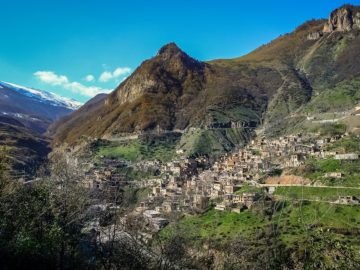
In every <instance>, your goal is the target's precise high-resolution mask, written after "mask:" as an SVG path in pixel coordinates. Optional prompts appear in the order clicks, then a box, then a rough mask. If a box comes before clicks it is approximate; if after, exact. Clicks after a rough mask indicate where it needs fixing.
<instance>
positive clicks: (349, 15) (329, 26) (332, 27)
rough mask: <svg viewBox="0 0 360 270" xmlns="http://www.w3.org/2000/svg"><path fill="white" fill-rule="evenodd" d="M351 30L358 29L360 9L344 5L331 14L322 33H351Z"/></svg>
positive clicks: (359, 27) (359, 26)
mask: <svg viewBox="0 0 360 270" xmlns="http://www.w3.org/2000/svg"><path fill="white" fill-rule="evenodd" d="M353 29H360V7H359V6H353V5H344V6H342V7H340V8H337V9H335V10H334V11H333V12H331V14H330V16H329V20H328V22H327V23H326V24H325V26H324V30H323V32H324V33H330V32H333V31H351V30H353Z"/></svg>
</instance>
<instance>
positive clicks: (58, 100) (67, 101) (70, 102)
mask: <svg viewBox="0 0 360 270" xmlns="http://www.w3.org/2000/svg"><path fill="white" fill-rule="evenodd" d="M3 87H8V88H11V89H12V90H15V91H17V92H18V93H20V94H22V95H25V96H28V97H31V98H33V99H36V100H38V101H39V102H43V103H48V104H52V105H53V106H58V107H64V108H68V109H70V110H77V109H79V108H80V107H81V106H82V105H83V103H81V102H78V101H76V100H74V99H71V98H66V97H61V96H59V95H57V94H55V93H52V92H47V91H43V90H38V89H34V88H28V87H24V86H20V85H16V84H13V83H8V82H2V81H0V88H3Z"/></svg>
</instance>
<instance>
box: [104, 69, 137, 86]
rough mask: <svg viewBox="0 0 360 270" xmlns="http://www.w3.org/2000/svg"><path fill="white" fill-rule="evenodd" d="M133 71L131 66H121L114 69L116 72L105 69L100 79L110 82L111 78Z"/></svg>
mask: <svg viewBox="0 0 360 270" xmlns="http://www.w3.org/2000/svg"><path fill="white" fill-rule="evenodd" d="M130 72H131V68H128V67H119V68H117V69H115V70H114V72H112V73H111V72H109V71H104V72H103V73H102V74H101V75H100V77H99V81H100V82H108V81H110V80H111V79H117V78H119V77H120V76H122V75H125V74H129V73H130Z"/></svg>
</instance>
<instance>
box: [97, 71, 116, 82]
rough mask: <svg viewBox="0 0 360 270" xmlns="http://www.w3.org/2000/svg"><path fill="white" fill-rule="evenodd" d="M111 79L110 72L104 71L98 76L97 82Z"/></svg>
mask: <svg viewBox="0 0 360 270" xmlns="http://www.w3.org/2000/svg"><path fill="white" fill-rule="evenodd" d="M112 78H113V75H112V74H111V73H110V72H108V71H105V72H103V73H102V74H101V75H100V78H99V81H100V82H108V81H109V80H110V79H112Z"/></svg>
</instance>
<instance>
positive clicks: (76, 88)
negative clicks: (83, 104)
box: [34, 71, 111, 97]
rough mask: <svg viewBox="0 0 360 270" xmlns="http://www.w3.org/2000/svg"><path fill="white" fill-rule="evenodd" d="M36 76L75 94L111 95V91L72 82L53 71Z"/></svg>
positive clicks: (36, 74)
mask: <svg viewBox="0 0 360 270" xmlns="http://www.w3.org/2000/svg"><path fill="white" fill-rule="evenodd" d="M34 75H35V76H36V77H37V78H38V79H40V80H41V81H43V82H45V83H49V84H51V85H59V86H62V87H63V88H65V89H68V90H70V91H72V92H74V93H79V94H81V95H83V96H87V97H93V96H95V95H97V94H99V93H110V92H111V90H109V89H103V88H101V87H97V86H85V85H83V84H81V83H79V82H70V81H69V80H68V78H67V77H66V76H63V75H57V74H55V73H54V72H52V71H37V72H35V73H34Z"/></svg>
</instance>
